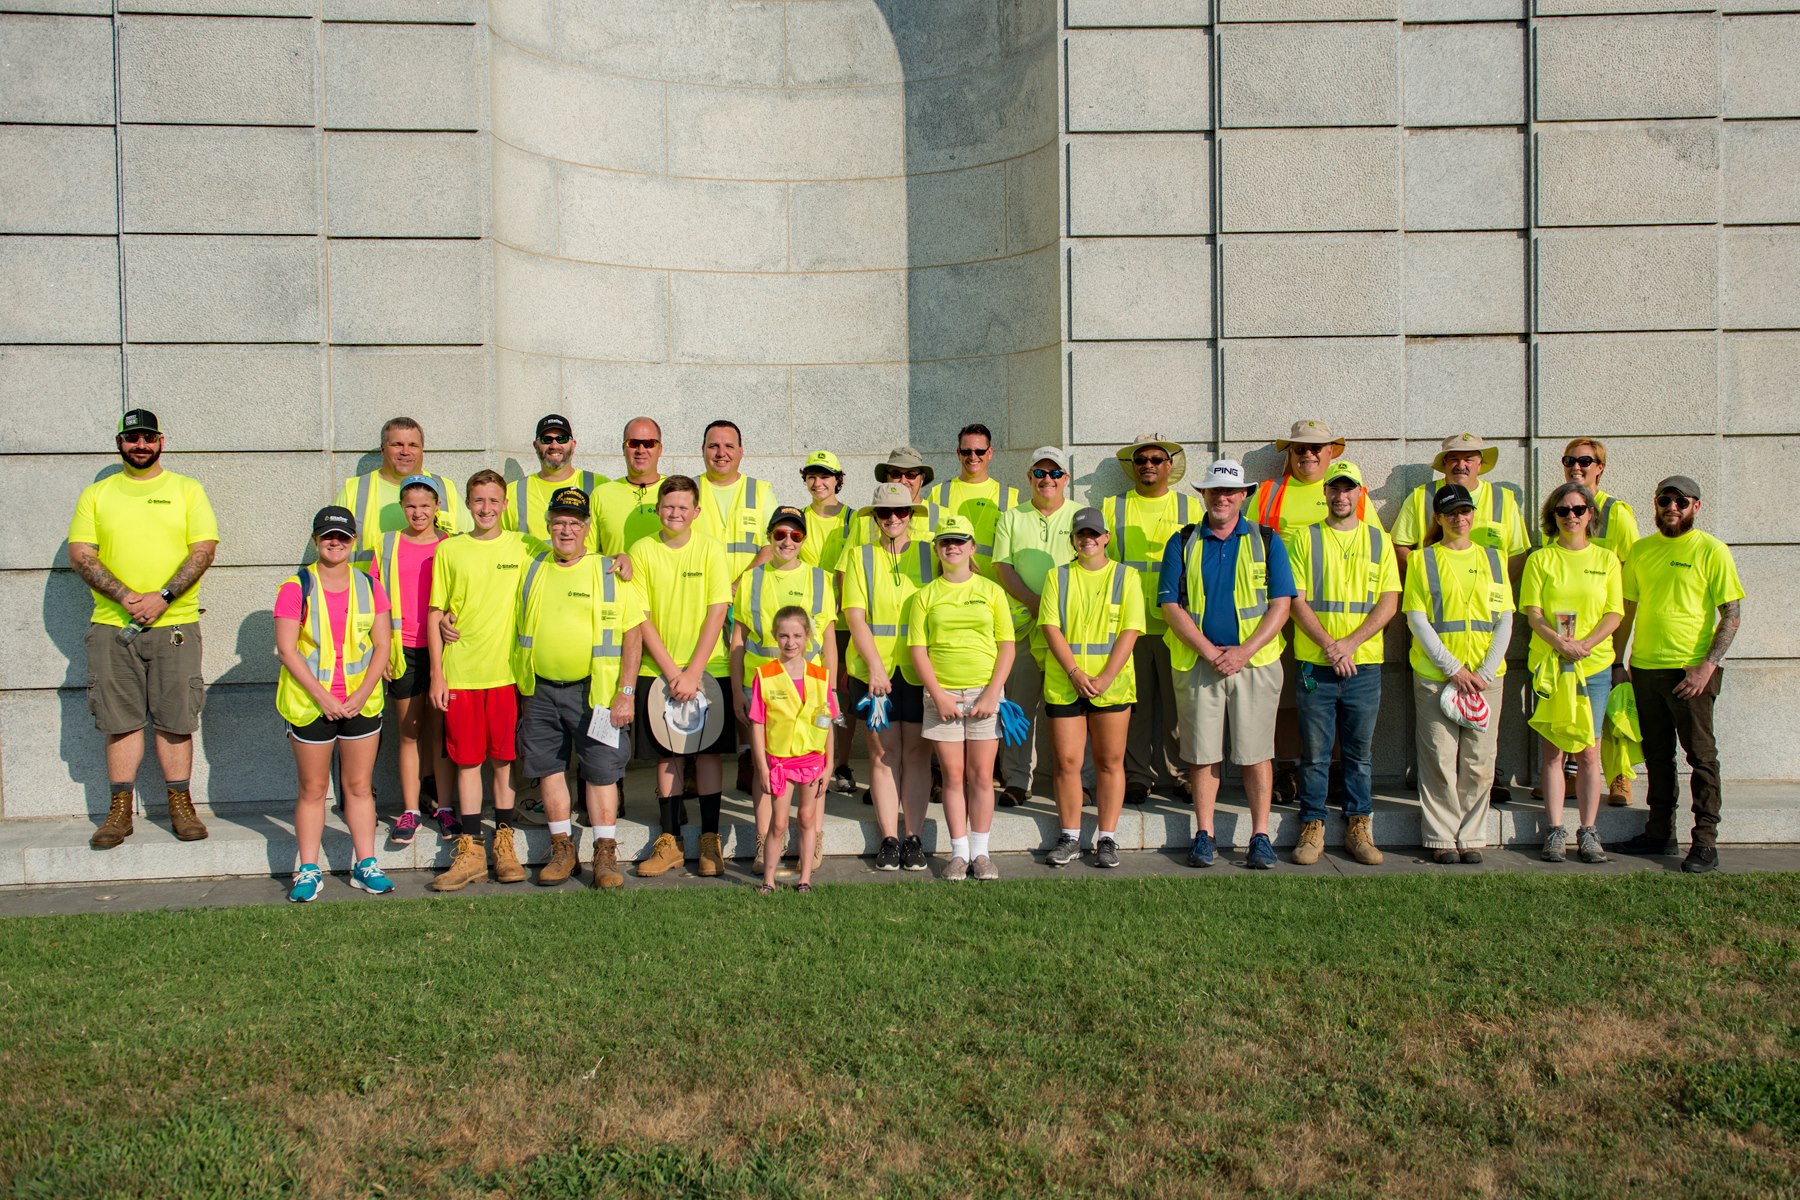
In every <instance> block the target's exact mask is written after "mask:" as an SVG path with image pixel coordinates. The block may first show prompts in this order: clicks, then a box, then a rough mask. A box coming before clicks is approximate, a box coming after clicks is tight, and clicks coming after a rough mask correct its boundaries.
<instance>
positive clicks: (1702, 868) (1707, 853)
mask: <svg viewBox="0 0 1800 1200" xmlns="http://www.w3.org/2000/svg"><path fill="white" fill-rule="evenodd" d="M1681 869H1682V870H1683V871H1686V872H1687V873H1688V874H1689V875H1710V874H1712V873H1713V872H1714V871H1716V870H1718V869H1719V852H1718V850H1717V849H1715V848H1714V847H1712V846H1689V847H1688V853H1687V857H1686V858H1684V859H1682V860H1681Z"/></svg>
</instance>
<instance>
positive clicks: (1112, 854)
mask: <svg viewBox="0 0 1800 1200" xmlns="http://www.w3.org/2000/svg"><path fill="white" fill-rule="evenodd" d="M1094 865H1095V866H1096V867H1116V866H1118V865H1119V846H1118V843H1117V842H1114V841H1113V840H1112V839H1111V838H1101V839H1100V840H1099V841H1097V842H1095V843H1094Z"/></svg>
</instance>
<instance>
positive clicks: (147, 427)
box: [119, 408, 162, 437]
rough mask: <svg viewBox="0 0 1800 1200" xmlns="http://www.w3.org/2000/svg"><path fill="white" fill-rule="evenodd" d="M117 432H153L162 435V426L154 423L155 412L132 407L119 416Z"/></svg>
mask: <svg viewBox="0 0 1800 1200" xmlns="http://www.w3.org/2000/svg"><path fill="white" fill-rule="evenodd" d="M119 433H120V434H127V433H154V434H156V435H157V436H158V437H161V436H162V426H160V425H158V424H157V423H156V414H155V413H153V412H151V411H150V410H149V409H147V408H134V409H132V410H131V411H130V412H128V413H126V414H125V415H124V416H122V417H120V418H119Z"/></svg>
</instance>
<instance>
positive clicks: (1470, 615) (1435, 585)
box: [1424, 543, 1512, 638]
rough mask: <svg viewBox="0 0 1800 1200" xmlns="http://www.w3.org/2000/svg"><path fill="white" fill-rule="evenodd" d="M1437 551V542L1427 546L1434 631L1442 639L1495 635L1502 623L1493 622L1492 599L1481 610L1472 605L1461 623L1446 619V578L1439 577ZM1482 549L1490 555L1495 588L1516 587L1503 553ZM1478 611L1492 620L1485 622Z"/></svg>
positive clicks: (1430, 615)
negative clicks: (1451, 635) (1454, 635)
mask: <svg viewBox="0 0 1800 1200" xmlns="http://www.w3.org/2000/svg"><path fill="white" fill-rule="evenodd" d="M1437 548H1438V543H1433V544H1432V545H1430V546H1427V547H1425V555H1424V558H1425V590H1426V591H1427V592H1428V593H1429V594H1430V596H1431V611H1430V612H1429V613H1427V614H1426V615H1427V616H1428V617H1430V618H1431V627H1432V629H1434V630H1436V631H1437V635H1438V636H1439V637H1440V638H1441V637H1443V635H1444V634H1446V633H1492V632H1494V630H1495V628H1496V627H1497V625H1498V622H1496V621H1494V620H1492V619H1491V618H1492V617H1493V615H1494V612H1493V609H1494V606H1493V604H1492V602H1491V597H1490V602H1488V603H1484V604H1483V605H1481V606H1480V607H1479V608H1476V607H1474V606H1473V605H1471V607H1470V608H1469V610H1468V611H1467V612H1465V613H1463V614H1462V617H1461V619H1460V620H1455V621H1452V620H1447V619H1446V614H1445V612H1444V584H1443V580H1442V578H1441V577H1440V575H1439V574H1438V556H1437V555H1436V554H1435V553H1433V551H1435V550H1436V549H1437ZM1481 549H1482V550H1485V551H1486V552H1487V560H1488V572H1489V574H1491V575H1492V576H1493V577H1494V586H1495V587H1496V588H1509V589H1510V588H1511V586H1512V585H1511V584H1510V583H1508V582H1507V578H1506V564H1505V562H1504V561H1503V560H1502V559H1501V557H1500V551H1498V550H1496V549H1495V548H1494V547H1492V546H1482V547H1481ZM1478 612H1485V613H1487V615H1488V618H1490V619H1486V620H1484V619H1482V618H1481V617H1479V616H1477V615H1476V613H1478Z"/></svg>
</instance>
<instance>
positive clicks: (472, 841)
mask: <svg viewBox="0 0 1800 1200" xmlns="http://www.w3.org/2000/svg"><path fill="white" fill-rule="evenodd" d="M486 878H487V855H486V854H485V853H484V852H483V851H482V848H481V843H480V841H478V840H477V839H476V837H475V835H474V834H472V833H465V834H463V835H462V836H461V837H458V838H457V839H456V852H455V853H454V854H453V855H452V856H451V858H450V866H449V867H448V868H447V869H446V870H445V871H444V873H443V874H442V875H439V876H438V877H437V878H436V879H434V880H432V881H431V890H432V891H434V892H460V891H461V890H462V889H464V888H466V887H468V886H469V885H470V884H471V883H474V882H475V881H476V880H477V879H486Z"/></svg>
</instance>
